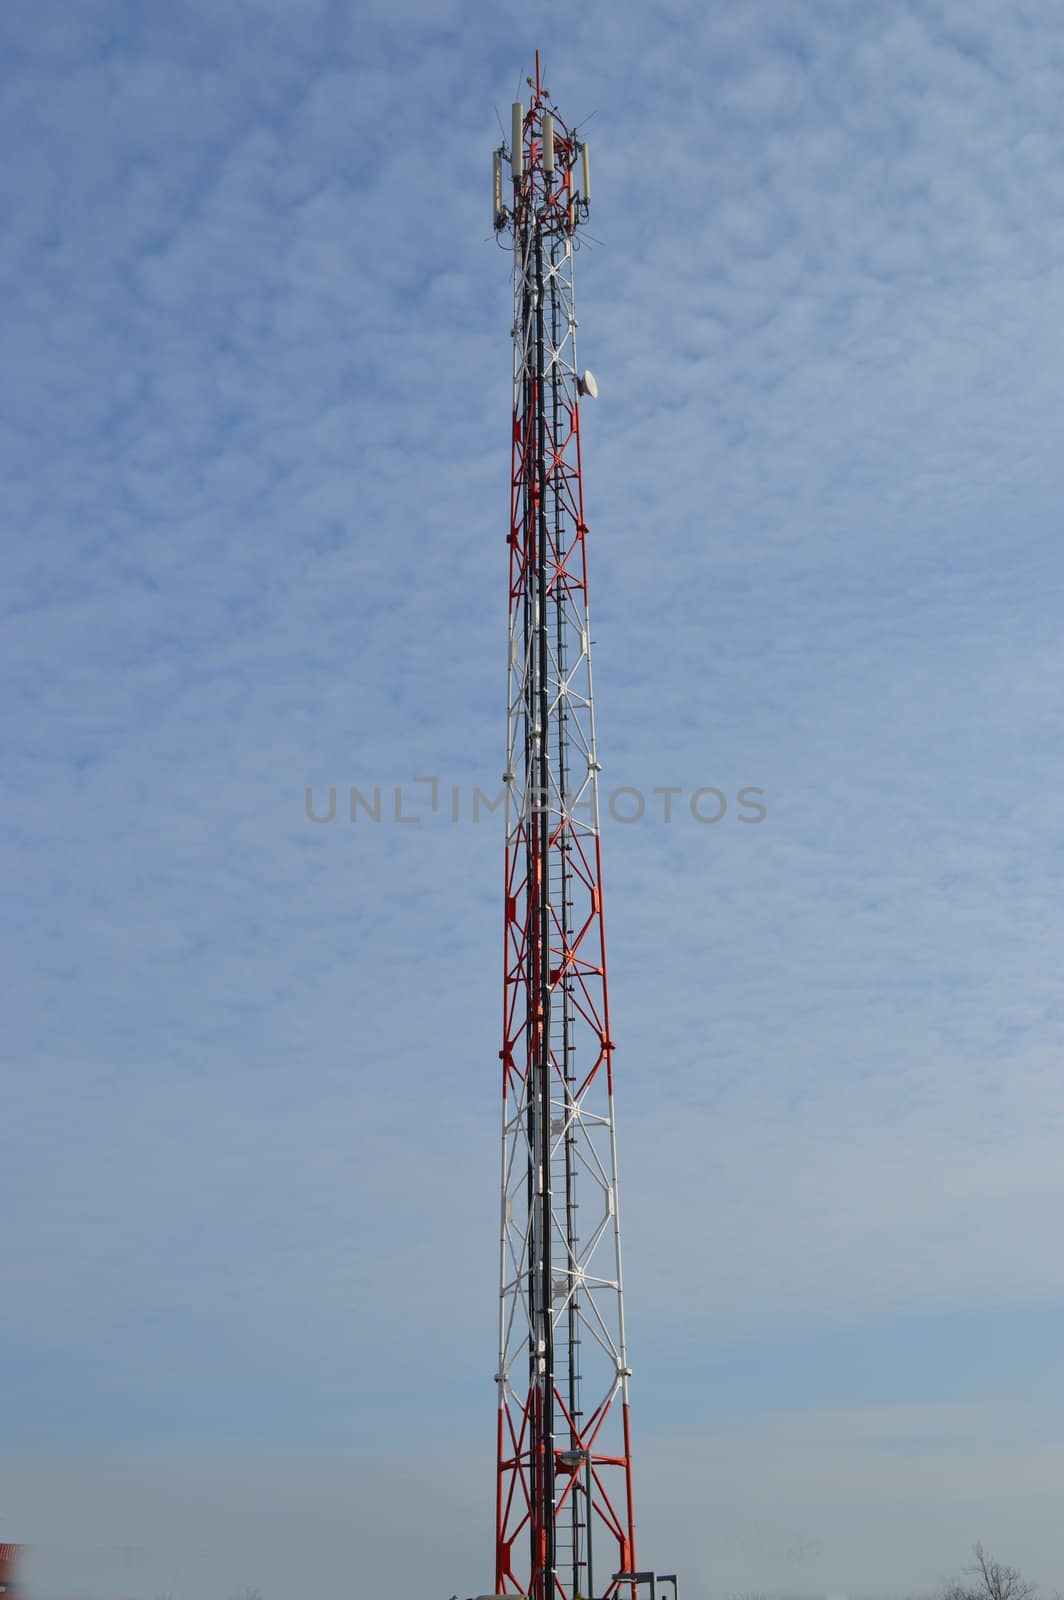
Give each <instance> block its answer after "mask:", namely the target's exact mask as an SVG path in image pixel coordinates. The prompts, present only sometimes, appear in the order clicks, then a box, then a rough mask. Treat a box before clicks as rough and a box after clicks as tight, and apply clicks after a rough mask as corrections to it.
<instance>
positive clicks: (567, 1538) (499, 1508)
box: [494, 55, 635, 1600]
mask: <svg viewBox="0 0 1064 1600" xmlns="http://www.w3.org/2000/svg"><path fill="white" fill-rule="evenodd" d="M528 82H529V84H530V86H531V91H532V92H531V96H530V99H529V104H528V107H527V109H526V108H525V107H524V106H523V105H522V104H520V103H518V104H516V105H514V106H513V108H512V121H513V131H512V142H511V144H510V146H509V147H507V146H506V145H505V144H504V145H503V146H502V147H501V148H500V149H499V150H497V151H496V152H495V157H494V213H495V214H494V222H495V229H496V233H497V234H498V236H499V237H500V240H502V239H503V237H504V236H505V238H506V242H507V244H508V245H509V244H510V243H512V247H513V255H514V325H513V348H514V365H513V377H514V406H513V472H512V481H511V507H510V532H509V539H508V542H509V546H510V641H509V643H510V654H509V701H508V704H509V725H508V737H507V770H506V773H505V781H506V784H507V791H508V807H507V823H506V908H505V961H504V1002H503V1047H502V1050H501V1051H500V1056H501V1060H502V1096H503V1114H502V1226H501V1285H500V1300H499V1367H498V1372H497V1374H496V1383H497V1384H498V1400H499V1420H498V1485H497V1502H496V1573H495V1588H496V1593H497V1594H510V1593H519V1594H525V1595H529V1596H530V1597H532V1600H555V1597H556V1596H560V1597H561V1600H576V1597H577V1596H581V1597H583V1600H588V1597H591V1600H596V1597H601V1596H608V1595H610V1594H612V1592H613V1591H614V1589H615V1588H616V1586H617V1585H616V1581H615V1575H616V1574H618V1573H625V1574H631V1573H632V1571H633V1568H634V1565H635V1550H634V1532H633V1520H632V1470H631V1448H630V1443H629V1423H628V1379H629V1376H630V1371H629V1366H628V1354H627V1350H626V1346H625V1333H624V1301H623V1295H622V1288H621V1231H620V1210H619V1204H618V1188H617V1140H616V1125H615V1121H614V1101H613V1041H612V1039H611V1037H610V1018H609V999H608V994H607V986H606V938H605V929H604V924H603V909H602V858H601V848H600V834H599V795H598V775H599V770H600V769H599V763H598V759H597V755H596V747H595V713H594V704H593V700H592V694H591V635H590V624H589V620H588V583H587V532H588V529H587V523H586V522H585V520H584V496H583V485H582V481H581V471H580V399H581V397H582V396H584V395H588V394H590V395H594V394H595V392H596V391H595V384H594V379H593V378H592V377H591V375H590V374H589V373H586V372H585V373H581V371H580V368H579V367H578V365H577V357H576V326H577V324H576V313H575V307H574V301H573V254H574V249H575V247H576V245H577V243H578V241H579V231H578V230H579V228H580V225H581V223H582V222H583V221H584V219H585V218H586V216H587V210H588V202H589V199H590V176H589V166H588V154H587V145H586V144H584V143H582V142H581V140H580V138H579V136H578V134H577V132H576V130H575V128H573V129H570V128H569V127H567V125H566V124H565V122H563V120H562V118H561V117H560V116H559V115H558V113H557V111H556V110H555V107H554V103H553V101H552V99H551V96H550V91H549V90H548V89H546V88H545V87H544V86H543V85H542V84H541V82H540V69H539V57H538V55H537V57H536V78H535V82H534V83H533V81H532V79H529V80H528ZM507 164H508V165H509V169H510V178H511V180H512V194H511V195H510V197H509V198H508V200H506V199H504V193H503V177H504V172H505V168H506V166H507ZM633 1592H634V1591H633Z"/></svg>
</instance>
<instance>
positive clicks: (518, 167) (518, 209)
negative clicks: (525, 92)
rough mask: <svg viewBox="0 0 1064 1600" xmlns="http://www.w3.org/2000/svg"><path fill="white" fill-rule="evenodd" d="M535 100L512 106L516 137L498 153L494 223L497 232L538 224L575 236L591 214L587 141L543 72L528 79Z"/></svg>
mask: <svg viewBox="0 0 1064 1600" xmlns="http://www.w3.org/2000/svg"><path fill="white" fill-rule="evenodd" d="M525 81H526V82H527V84H528V87H529V91H530V93H529V101H528V107H527V109H526V107H525V105H524V103H523V102H522V101H520V100H515V101H514V102H513V104H512V106H511V107H510V141H509V143H507V142H506V140H505V139H504V140H503V143H502V144H501V145H499V147H498V149H497V150H495V151H494V152H493V156H492V225H493V227H494V229H495V231H496V233H501V232H502V231H503V229H506V228H508V229H510V230H511V231H512V232H514V233H515V234H516V233H519V232H522V231H524V230H525V229H526V228H527V227H528V226H529V225H530V224H532V223H534V224H535V225H536V226H537V227H538V228H539V229H540V230H541V231H542V232H545V233H554V234H563V233H565V234H570V235H571V234H573V233H575V231H576V229H577V227H578V226H579V224H580V223H581V222H583V221H584V220H585V219H586V217H587V213H588V205H589V203H590V200H591V170H590V162H589V157H588V147H587V141H586V140H582V139H581V138H580V135H579V133H578V131H577V129H576V128H575V127H570V126H569V125H568V124H567V123H566V122H565V121H564V120H563V119H562V117H561V116H560V115H559V114H558V110H557V107H556V106H555V104H554V100H553V98H552V97H551V92H550V90H549V89H548V88H547V86H546V85H545V84H544V83H543V81H542V78H541V76H540V62H539V51H538V50H537V51H536V76H535V78H531V77H530V78H527V79H526V80H525ZM507 163H508V164H509V167H510V179H511V184H512V196H510V197H509V199H508V198H507V197H506V196H504V193H503V169H504V167H505V165H506V164H507Z"/></svg>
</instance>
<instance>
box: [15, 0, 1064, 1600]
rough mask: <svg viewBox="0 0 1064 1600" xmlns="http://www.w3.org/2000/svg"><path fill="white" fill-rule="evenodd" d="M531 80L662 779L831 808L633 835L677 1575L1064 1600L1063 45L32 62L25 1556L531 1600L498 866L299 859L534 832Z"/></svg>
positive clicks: (969, 22)
mask: <svg viewBox="0 0 1064 1600" xmlns="http://www.w3.org/2000/svg"><path fill="white" fill-rule="evenodd" d="M537 45H538V46H539V47H540V48H541V49H542V50H543V52H544V60H545V64H546V72H545V75H546V80H547V82H548V83H549V84H550V87H551V89H552V90H553V91H554V94H555V96H556V97H557V100H558V102H559V106H560V107H561V109H562V111H563V113H564V114H565V115H566V116H567V117H568V118H569V119H570V120H573V119H576V120H581V119H585V118H587V117H588V116H590V115H591V114H592V113H594V116H593V119H592V120H591V121H589V122H588V123H587V134H588V137H589V138H590V139H591V141H592V159H593V164H594V209H593V220H592V222H591V225H590V232H591V234H592V235H593V236H594V241H595V242H594V243H593V244H590V245H589V247H587V248H585V249H584V250H582V252H581V254H580V257H579V259H578V262H577V298H578V308H579V312H580V319H581V324H580V339H581V355H582V358H583V359H584V360H585V361H586V362H587V363H588V364H590V365H591V366H592V367H593V368H594V370H595V372H596V374H597V376H598V379H599V387H600V398H599V400H598V401H597V402H596V404H595V405H594V407H585V417H584V463H585V478H586V482H585V490H586V499H587V506H588V513H589V521H590V525H591V534H590V538H591V560H592V586H593V587H592V606H593V615H594V618H595V674H596V693H597V708H598V719H599V735H600V744H601V755H602V758H603V761H604V766H605V772H604V783H605V786H606V789H607V790H609V789H610V788H612V787H614V786H620V785H631V786H636V787H639V788H640V789H642V790H643V791H644V792H646V793H647V794H649V792H650V791H651V789H652V788H653V787H655V786H661V785H675V786H679V787H680V788H682V789H683V791H684V792H685V794H687V793H689V792H691V791H693V790H695V789H697V788H699V787H700V786H704V785H716V786H718V787H720V788H721V789H723V790H724V791H725V792H726V794H727V795H729V796H734V795H735V794H736V793H737V791H738V789H739V788H740V787H742V786H743V785H757V786H759V787H761V788H763V789H764V791H765V795H766V804H767V808H768V815H767V817H766V820H765V822H764V823H763V824H761V825H760V826H758V827H744V826H742V825H741V824H740V823H739V822H738V821H737V817H736V811H735V807H734V804H733V805H732V807H731V808H730V810H729V813H728V815H727V816H726V817H725V818H724V819H723V820H722V821H721V823H720V824H718V825H717V826H714V827H709V826H700V825H699V824H697V823H696V822H694V821H693V820H692V819H691V817H690V815H689V813H685V812H684V811H683V809H682V807H681V808H680V810H679V812H678V814H677V815H676V816H675V817H674V820H673V822H672V823H671V824H669V825H668V826H666V825H665V824H664V822H663V821H662V820H661V817H660V812H659V811H658V809H657V808H656V806H654V805H651V806H650V807H648V814H647V816H646V817H645V818H644V820H643V821H642V822H640V823H639V824H637V825H631V826H624V825H621V824H619V823H616V822H611V823H609V824H608V826H607V830H606V838H605V845H604V848H605V881H606V888H607V922H608V930H609V940H610V955H611V979H612V994H611V1000H612V1006H613V1011H614V1030H613V1031H614V1035H615V1037H616V1038H617V1040H618V1063H617V1064H618V1072H619V1116H620V1132H621V1138H620V1145H621V1150H620V1153H621V1166H622V1183H623V1206H624V1222H625V1246H626V1248H625V1276H626V1287H627V1290H628V1312H629V1319H630V1331H631V1342H632V1348H633V1364H634V1367H635V1379H634V1385H633V1403H634V1407H635V1428H636V1451H637V1458H636V1468H637V1480H636V1487H637V1527H638V1533H639V1543H640V1557H641V1560H643V1561H646V1562H648V1563H652V1564H655V1565H658V1566H660V1567H664V1568H671V1567H673V1566H674V1565H675V1566H676V1567H678V1569H679V1570H680V1571H681V1572H683V1573H684V1574H685V1575H686V1577H687V1584H688V1587H687V1593H688V1594H690V1593H692V1592H694V1593H698V1592H700V1591H701V1592H704V1593H706V1594H710V1595H720V1596H725V1595H728V1594H732V1593H736V1592H746V1591H765V1592H774V1593H792V1594H793V1593H797V1592H801V1593H805V1594H827V1593H837V1592H851V1593H855V1594H861V1593H867V1594H883V1593H887V1592H896V1593H901V1592H915V1591H927V1590H929V1589H931V1588H932V1587H933V1586H934V1585H935V1584H936V1583H938V1582H939V1581H941V1580H942V1579H944V1578H946V1577H948V1576H951V1575H953V1574H954V1573H955V1572H956V1571H957V1570H958V1569H959V1568H960V1567H961V1566H963V1564H964V1562H965V1561H966V1560H967V1558H968V1554H969V1550H970V1546H971V1544H972V1542H973V1541H974V1540H976V1539H982V1540H983V1541H984V1542H985V1543H986V1544H987V1545H988V1546H989V1547H990V1548H991V1550H992V1551H993V1552H994V1553H995V1554H999V1555H1000V1557H1001V1558H1002V1559H1005V1560H1008V1561H1012V1562H1013V1563H1014V1564H1016V1565H1018V1566H1021V1567H1022V1568H1023V1569H1024V1571H1025V1572H1027V1573H1029V1575H1030V1576H1032V1577H1035V1578H1037V1579H1039V1580H1040V1581H1041V1583H1042V1584H1043V1585H1044V1587H1045V1588H1046V1589H1047V1590H1050V1591H1052V1589H1053V1588H1054V1587H1056V1588H1061V1587H1064V1543H1062V1540H1061V1534H1060V1525H1059V1514H1058V1512H1059V1503H1060V1497H1061V1493H1062V1491H1064V1407H1062V1404H1061V1398H1060V1396H1061V1388H1060V1356H1059V1352H1060V1348H1061V1332H1062V1317H1064V1266H1062V1262H1064V1256H1062V1254H1061V1251H1060V1249H1059V1244H1058V1239H1057V1234H1058V1232H1059V1228H1058V1219H1059V1217H1060V1215H1061V1203H1062V1201H1064V1168H1062V1163H1061V1157H1060V1152H1061V1149H1062V1140H1064V1113H1062V1102H1061V1094H1060V1081H1061V1075H1060V1061H1061V1046H1062V1042H1064V1041H1062V1031H1064V1030H1062V1018H1061V1005H1060V998H1059V994H1060V990H1059V973H1060V969H1061V956H1062V954H1064V951H1062V938H1061V933H1062V929H1061V914H1060V905H1061V888H1062V876H1064V855H1062V840H1061V832H1060V824H1059V800H1058V797H1059V793H1060V787H1061V780H1062V777H1064V757H1062V755H1061V751H1062V750H1064V742H1062V740H1061V732H1062V699H1061V688H1060V685H1061V681H1062V676H1061V668H1062V665H1064V651H1062V646H1061V642H1060V615H1061V591H1062V585H1064V557H1062V555H1061V546H1060V537H1059V535H1060V506H1061V504H1062V503H1064V452H1062V449H1061V444H1060V418H1061V392H1062V388H1064V95H1062V93H1061V89H1062V83H1064V13H1062V12H1061V11H1060V10H1059V8H1057V7H1055V6H1053V5H1050V4H1049V3H1048V0H1044V3H1038V4H1035V3H1032V0H1016V3H1014V4H1012V5H1010V6H1008V7H1004V6H1001V5H998V4H993V3H991V0H966V3H963V4H961V3H959V0H958V3H954V0H910V3H900V0H899V3H892V4H889V5H888V4H880V3H876V0H866V3H863V4H861V5H856V4H853V3H844V0H795V3H793V4H791V5H789V6H786V7H784V6H782V5H780V4H777V3H774V0H746V3H745V4H743V5H742V6H730V7H705V6H701V5H697V4H694V3H691V0H667V3H663V4H659V5H658V6H657V7H655V8H648V7H637V6H634V5H630V4H628V3H627V0H623V3H615V4H612V5H606V4H604V3H603V0H589V3H587V4H585V5H583V6H581V7H580V8H578V10H577V11H575V12H574V11H573V10H572V9H571V8H563V7H561V6H560V5H556V4H553V3H550V4H545V5H543V6H542V7H540V8H539V9H538V12H537V15H536V17H535V19H534V20H530V19H529V17H528V15H527V9H526V8H518V7H516V6H515V5H513V4H512V3H510V0H505V3H502V4H499V5H497V6H494V7H492V8H480V7H471V6H469V5H465V6H463V5H461V4H459V3H457V0H436V3H434V4H432V5H429V4H427V3H423V4H422V3H419V0H392V3H390V4H388V5H385V4H383V3H379V0H369V3H366V4H364V5H360V6H359V7H358V8H357V9H356V8H354V7H353V6H351V5H349V4H347V3H343V0H336V3H333V0H216V3H215V4H213V5H210V6H208V5H206V4H205V3H201V0H175V3H174V4H172V5H170V6H167V7H158V6H154V7H153V6H149V5H145V4H111V3H102V0H86V3H85V4H82V5H79V6H77V7H66V6H61V5H59V4H57V3H54V0H36V3H34V4H29V3H26V0H8V4H7V5H6V6H5V7H4V9H3V13H2V16H0V71H2V81H3V94H2V95H0V121H2V139H3V148H4V151H5V160H4V163H3V168H2V172H0V188H2V191H3V209H4V215H5V227H4V230H3V234H2V237H0V288H2V293H0V317H2V320H3V325H4V326H3V335H4V337H3V347H4V350H5V357H6V359H5V371H6V377H7V382H6V383H5V385H4V396H5V397H4V400H3V403H2V410H0V458H2V472H0V480H2V484H3V530H4V537H3V539H2V541H0V543H2V560H3V564H4V573H3V579H4V581H3V592H4V595H5V610H6V616H5V626H4V629H3V633H2V638H3V651H4V682H5V685H6V690H7V706H6V710H5V719H4V720H5V728H6V732H7V750H6V759H5V763H4V772H5V789H4V796H5V811H6V816H7V819H8V825H7V828H6V829H5V838H4V844H3V854H4V859H3V879H4V883H5V888H6V894H5V897H4V909H3V913H2V915H3V929H4V948H5V954H4V963H3V970H4V975H5V979H6V989H7V996H6V1004H5V1028H4V1042H3V1046H2V1061H3V1080H2V1081H3V1102H4V1106H5V1115H4V1117H3V1120H2V1124H0V1152H2V1154H0V1173H2V1178H0V1183H2V1186H3V1209H4V1215H5V1216H6V1217H7V1218H8V1227H7V1229H6V1230H5V1250H4V1294H3V1314H2V1316H0V1362H2V1366H3V1370H4V1372H5V1373H6V1374H7V1375H8V1381H7V1383H6V1384H5V1401H4V1407H3V1420H2V1424H0V1535H2V1536H3V1537H4V1538H26V1539H31V1540H38V1541H46V1542H52V1543H57V1544H66V1545H76V1544H78V1543H82V1544H85V1543H94V1544H101V1545H107V1544H116V1545H117V1544H121V1545H128V1544H138V1543H140V1544H144V1545H145V1546H150V1547H151V1548H152V1549H153V1550H157V1551H162V1552H175V1551H176V1552H178V1554H177V1555H176V1556H173V1558H172V1569H167V1575H166V1576H165V1577H164V1578H163V1579H160V1580H157V1581H158V1583H159V1585H162V1584H163V1583H165V1586H167V1587H172V1588H173V1589H174V1591H175V1594H176V1595H177V1596H178V1600H200V1596H201V1595H202V1596H208V1595H212V1596H220V1597H221V1600H225V1597H226V1595H227V1594H228V1593H229V1588H230V1587H231V1586H233V1585H235V1584H238V1583H258V1584H260V1585H261V1586H262V1588H263V1590H264V1593H265V1596H266V1600H277V1597H279V1596H280V1595H281V1594H283V1593H286V1592H288V1591H289V1590H292V1589H294V1588H295V1587H296V1586H297V1585H298V1586H302V1587H304V1588H306V1587H307V1586H308V1585H309V1586H310V1587H317V1588H322V1589H324V1588H325V1587H326V1586H329V1585H332V1586H334V1587H335V1585H336V1584H337V1583H339V1582H346V1581H347V1575H348V1573H349V1571H350V1560H351V1555H350V1552H351V1549H352V1546H354V1547H355V1548H357V1551H358V1563H359V1573H360V1576H361V1577H362V1579H363V1580H364V1581H366V1582H372V1583H377V1584H381V1583H387V1585H388V1588H389V1592H391V1593H393V1594H396V1595H398V1596H399V1597H400V1600H402V1597H405V1596H407V1595H409V1596H411V1597H412V1596H414V1595H415V1594H421V1593H435V1592H439V1593H440V1594H441V1595H446V1594H451V1593H452V1592H458V1593H459V1594H468V1593H477V1592H480V1591H482V1590H484V1589H485V1588H487V1587H488V1586H489V1585H490V1561H491V1551H490V1537H491V1526H490V1524H491V1511H492V1484H491V1473H492V1462H491V1450H492V1419H493V1412H492V1407H493V1403H494V1390H493V1384H492V1382H491V1374H492V1372H493V1370H494V1366H493V1359H494V1352H493V1343H494V1305H495V1292H496V1284H495V1259H496V1258H495V1242H494V1239H493V1235H494V1233H495V1229H496V1205H497V1201H496V1178H497V1173H496V1158H497V1142H496V1140H497V1106H496V1088H497V1049H498V1037H497V1035H498V1022H499V1016H500V1006H501V996H500V992H499V978H500V966H501V962H500V951H501V945H500V931H501V916H500V894H501V848H502V840H501V831H500V828H499V826H498V825H497V823H496V822H493V821H492V820H491V819H490V818H488V819H484V820H482V821H481V822H480V823H479V824H478V825H476V826H474V825H473V824H472V823H471V821H469V820H468V816H467V813H466V812H463V816H462V819H461V820H460V821H459V823H457V824H454V825H452V824H451V823H450V821H449V820H448V816H447V813H446V811H444V812H441V813H439V814H437V815H436V816H435V817H432V816H429V815H426V816H424V818H423V821H422V822H421V823H419V824H416V825H410V826H397V825H396V824H395V823H394V822H391V823H389V822H387V821H382V822H381V823H380V824H379V825H376V826H375V825H373V824H372V823H369V822H367V821H366V819H365V818H362V819H361V820H360V821H359V822H358V823H357V824H355V825H353V826H352V825H351V824H350V823H346V822H344V821H343V820H342V816H341V819H340V820H338V821H337V822H336V823H335V824H332V825H330V826H328V827H316V826H314V825H313V824H312V823H309V822H308V821H307V818H306V816H305V811H304V796H305V791H306V788H307V786H308V785H313V786H314V787H315V790H316V792H317V793H318V794H320V795H324V794H325V793H326V792H327V790H328V788H329V786H330V785H336V786H338V787H339V789H340V793H341V811H342V806H343V796H344V795H345V793H346V786H348V785H351V784H357V785H360V786H362V787H363V788H367V789H372V788H373V786H375V785H379V786H381V787H382V789H383V790H384V792H385V795H386V797H387V796H388V795H390V793H391V790H392V789H393V788H394V787H395V786H397V785H398V786H400V787H403V789H404V793H405V795H406V796H407V797H409V799H410V800H411V801H412V802H415V803H416V798H415V797H416V796H417V794H418V793H419V792H420V793H421V795H422V803H421V807H420V809H421V810H422V811H425V810H426V807H425V804H424V795H425V791H424V790H421V791H418V790H416V789H415V788H414V787H413V784H412V780H413V778H414V777H415V776H417V775H427V774H434V775H437V776H438V777H439V780H440V783H441V785H443V786H444V790H445V792H449V790H450V789H451V788H457V789H458V790H459V791H460V793H461V794H462V795H463V796H465V797H468V795H469V793H470V791H471V789H472V787H473V785H474V784H480V785H482V786H483V787H485V788H486V789H488V790H489V791H490V792H492V793H494V792H495V790H496V788H497V786H498V775H499V772H500V771H501V759H502V751H503V739H504V722H503V718H504V689H505V685H504V650H505V643H504V640H505V631H504V630H505V609H504V608H505V584H506V574H505V560H504V557H505V545H504V542H503V540H504V535H505V527H506V516H507V482H508V478H507V474H508V470H509V460H508V450H509V404H510V400H509V367H510V345H509V328H510V321H511V308H510V305H509V296H510V282H509V272H508V263H507V258H506V256H505V255H504V254H501V253H500V252H499V251H498V250H497V249H496V248H495V246H494V244H493V243H492V242H491V241H490V240H489V238H488V235H489V217H490V209H489V208H490V151H491V148H492V146H493V145H494V144H495V143H496V142H497V140H498V137H499V135H498V125H497V123H496V120H495V108H496V107H498V109H499V111H500V113H501V114H502V116H503V118H504V120H505V116H506V107H507V105H508V104H509V102H510V100H511V99H512V98H513V95H514V92H515V87H516V85H517V84H518V82H519V81H520V80H521V78H522V77H523V74H524V73H526V72H528V71H530V70H531V67H532V60H533V52H534V50H535V48H536V46H537ZM411 1529H413V1531H412V1532H411V1531H410V1530H411ZM397 1546H398V1548H399V1549H400V1550H401V1557H399V1558H397V1556H396V1549H397ZM297 1551H298V1556H297V1554H296V1552H297ZM160 1560H163V1558H162V1557H160ZM170 1560H171V1556H170V1555H167V1556H166V1557H165V1561H170ZM165 1561H164V1565H165Z"/></svg>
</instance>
